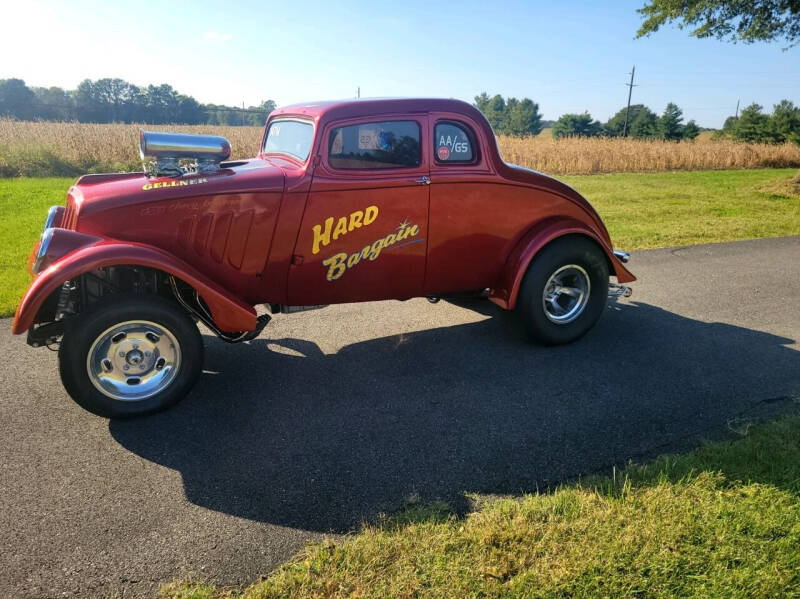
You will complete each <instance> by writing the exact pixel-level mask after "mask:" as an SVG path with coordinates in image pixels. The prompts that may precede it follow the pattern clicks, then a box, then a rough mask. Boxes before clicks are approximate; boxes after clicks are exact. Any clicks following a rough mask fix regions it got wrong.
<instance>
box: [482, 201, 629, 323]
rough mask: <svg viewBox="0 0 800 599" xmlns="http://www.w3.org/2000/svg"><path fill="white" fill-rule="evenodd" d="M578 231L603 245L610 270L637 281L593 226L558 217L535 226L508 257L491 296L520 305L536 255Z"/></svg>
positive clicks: (506, 306)
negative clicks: (555, 241)
mask: <svg viewBox="0 0 800 599" xmlns="http://www.w3.org/2000/svg"><path fill="white" fill-rule="evenodd" d="M576 234H577V235H583V236H585V237H589V238H590V239H592V240H593V241H594V242H595V243H597V245H598V246H600V248H602V250H603V251H604V252H605V254H606V258H607V259H608V265H609V272H610V274H611V275H612V276H616V277H617V281H619V282H620V283H630V282H631V281H635V280H636V277H635V276H633V274H632V273H631V272H630V271H629V270H628V269H626V268H625V266H624V265H623V264H622V262H620V260H619V259H618V258H617V257H616V256H614V251H613V248H611V247H609V246H608V244H607V243H606V242H605V241H603V239H602V238H601V237H600V236H599V235H598V234H597V233H595V232H594V231H593V230H592V229H591V228H590V227H589V226H587V225H586V224H585V223H582V222H581V221H579V220H576V219H573V218H569V217H563V218H561V217H554V218H549V219H546V220H544V221H541V222H539V223H537V224H536V225H534V226H533V227H532V228H531V229H530V230H529V231H528V232H527V233H526V234H525V235H523V236H522V238H521V239H520V240H519V242H517V245H516V246H515V247H514V249H513V250H512V251H511V253H510V254H509V256H508V259H507V260H506V265H505V269H504V270H503V273H502V274H501V276H500V280H499V281H498V283H497V285H496V287H495V288H494V289H492V290H491V293H490V294H489V299H490V300H492V301H493V302H494V303H495V304H497V305H498V306H500V307H501V308H504V309H506V310H513V309H514V307H515V306H516V304H517V296H518V295H519V289H520V286H521V285H522V279H523V277H524V276H525V273H526V272H527V270H528V266H529V265H530V263H531V261H532V260H533V259H534V257H535V256H536V254H538V253H539V251H541V250H542V248H544V247H545V246H546V245H547V244H549V243H550V242H551V241H554V240H555V239H558V238H559V237H563V236H564V235H576Z"/></svg>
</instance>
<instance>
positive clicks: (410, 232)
mask: <svg viewBox="0 0 800 599" xmlns="http://www.w3.org/2000/svg"><path fill="white" fill-rule="evenodd" d="M417 233H419V225H414V226H413V227H411V228H410V229H409V230H408V237H414V236H415V235H416V234H417Z"/></svg>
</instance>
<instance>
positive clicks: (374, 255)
mask: <svg viewBox="0 0 800 599" xmlns="http://www.w3.org/2000/svg"><path fill="white" fill-rule="evenodd" d="M382 249H383V238H382V237H381V238H380V239H378V240H377V241H376V242H375V243H373V244H372V247H371V248H370V251H369V259H370V260H377V259H378V256H380V255H381V250H382Z"/></svg>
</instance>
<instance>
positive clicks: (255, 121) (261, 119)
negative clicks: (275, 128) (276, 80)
mask: <svg viewBox="0 0 800 599" xmlns="http://www.w3.org/2000/svg"><path fill="white" fill-rule="evenodd" d="M275 108H276V106H275V102H273V101H272V100H264V101H263V102H261V104H259V105H258V106H251V107H250V108H249V109H248V110H249V111H250V112H249V113H248V114H247V122H248V123H249V124H250V125H254V126H256V127H263V126H264V123H266V122H267V117H268V116H269V113H271V112H272V111H273V110H275Z"/></svg>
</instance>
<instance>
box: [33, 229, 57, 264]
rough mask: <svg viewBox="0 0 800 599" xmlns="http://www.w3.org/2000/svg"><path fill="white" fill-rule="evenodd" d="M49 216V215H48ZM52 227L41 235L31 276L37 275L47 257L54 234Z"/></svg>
mask: <svg viewBox="0 0 800 599" xmlns="http://www.w3.org/2000/svg"><path fill="white" fill-rule="evenodd" d="M48 216H49V214H48ZM55 231H56V230H55V228H54V227H47V228H46V229H45V230H44V232H43V233H42V239H41V240H40V241H39V249H38V250H37V251H36V258H35V259H34V261H33V269H32V270H33V274H35V275H38V274H39V271H40V270H42V264H43V263H44V259H45V257H47V250H48V249H49V248H50V241H51V240H52V239H53V233H55Z"/></svg>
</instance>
